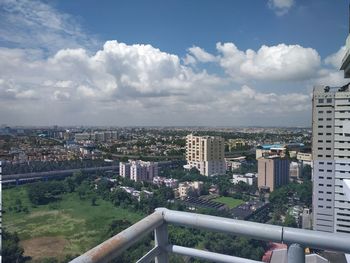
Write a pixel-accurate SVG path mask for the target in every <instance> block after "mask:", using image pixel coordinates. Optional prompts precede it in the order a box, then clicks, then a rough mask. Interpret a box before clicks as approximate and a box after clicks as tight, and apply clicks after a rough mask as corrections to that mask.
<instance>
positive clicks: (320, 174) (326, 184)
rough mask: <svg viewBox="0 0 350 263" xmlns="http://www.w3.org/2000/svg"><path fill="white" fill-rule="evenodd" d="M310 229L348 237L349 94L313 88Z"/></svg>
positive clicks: (349, 169)
mask: <svg viewBox="0 0 350 263" xmlns="http://www.w3.org/2000/svg"><path fill="white" fill-rule="evenodd" d="M312 133H313V141H312V156H313V228H314V229H315V230H320V231H327V232H342V233H349V234H350V201H349V200H348V199H347V198H346V197H345V195H344V192H343V180H344V179H350V91H349V89H348V87H347V86H345V87H342V88H330V87H327V86H317V87H315V88H314V92H313V110H312Z"/></svg>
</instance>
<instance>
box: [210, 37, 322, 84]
mask: <svg viewBox="0 0 350 263" xmlns="http://www.w3.org/2000/svg"><path fill="white" fill-rule="evenodd" d="M216 48H217V50H218V51H219V52H220V54H221V55H220V57H219V63H220V65H221V66H222V67H223V68H224V69H225V71H226V73H227V74H229V75H230V76H232V77H233V78H235V79H242V78H250V79H259V80H305V79H307V78H310V77H312V76H314V75H315V73H316V71H317V69H318V68H319V66H320V63H321V59H320V56H319V54H318V53H317V51H316V50H314V49H312V48H304V47H302V46H299V45H285V44H279V45H276V46H270V47H269V46H265V45H263V46H262V47H261V48H260V49H259V50H258V51H257V52H256V51H254V50H251V49H248V50H246V51H245V52H244V51H241V50H239V49H238V48H237V47H236V46H235V44H234V43H223V44H222V43H217V45H216Z"/></svg>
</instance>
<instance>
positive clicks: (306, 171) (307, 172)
mask: <svg viewBox="0 0 350 263" xmlns="http://www.w3.org/2000/svg"><path fill="white" fill-rule="evenodd" d="M311 174H312V169H311V166H310V165H307V164H305V165H303V169H302V173H301V176H302V178H303V180H304V181H310V180H311Z"/></svg>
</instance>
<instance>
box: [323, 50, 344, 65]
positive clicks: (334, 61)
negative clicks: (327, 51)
mask: <svg viewBox="0 0 350 263" xmlns="http://www.w3.org/2000/svg"><path fill="white" fill-rule="evenodd" d="M345 52H346V47H345V46H342V47H341V48H340V49H339V50H338V51H337V52H336V53H334V54H331V55H329V56H328V57H326V58H325V60H324V62H325V63H326V64H327V65H331V66H333V67H334V68H336V69H338V70H339V69H340V66H341V62H342V60H343V58H344V56H345Z"/></svg>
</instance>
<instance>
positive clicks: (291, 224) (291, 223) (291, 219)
mask: <svg viewBox="0 0 350 263" xmlns="http://www.w3.org/2000/svg"><path fill="white" fill-rule="evenodd" d="M283 225H284V226H288V227H298V225H297V223H296V222H295V218H294V217H293V216H291V215H286V217H285V219H284V223H283Z"/></svg>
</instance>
